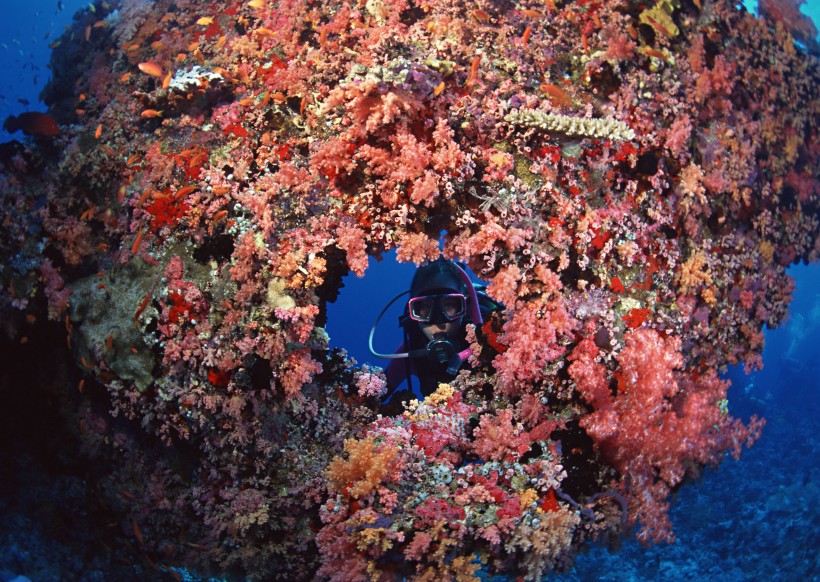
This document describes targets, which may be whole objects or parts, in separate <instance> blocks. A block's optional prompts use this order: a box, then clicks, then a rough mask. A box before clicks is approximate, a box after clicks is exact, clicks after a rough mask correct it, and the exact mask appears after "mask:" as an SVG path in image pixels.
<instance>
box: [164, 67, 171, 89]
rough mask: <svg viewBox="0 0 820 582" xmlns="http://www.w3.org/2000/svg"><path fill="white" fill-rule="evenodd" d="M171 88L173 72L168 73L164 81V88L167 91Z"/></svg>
mask: <svg viewBox="0 0 820 582" xmlns="http://www.w3.org/2000/svg"><path fill="white" fill-rule="evenodd" d="M170 86H171V71H168V74H167V75H165V77H163V79H162V88H163V89H167V88H168V87H170Z"/></svg>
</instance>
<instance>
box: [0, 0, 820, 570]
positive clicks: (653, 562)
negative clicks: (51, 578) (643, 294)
mask: <svg viewBox="0 0 820 582" xmlns="http://www.w3.org/2000/svg"><path fill="white" fill-rule="evenodd" d="M60 4H61V5H62V9H61V10H58V2H57V1H56V0H47V1H46V0H28V1H26V2H21V1H17V0H14V1H12V0H5V1H4V2H3V15H2V18H0V63H2V66H0V71H2V72H3V74H2V75H0V121H2V120H3V119H5V118H6V116H7V115H9V114H19V113H21V112H23V111H27V110H39V111H44V110H45V108H44V106H43V105H42V104H41V103H39V101H38V96H39V92H40V91H41V90H42V88H43V86H44V85H45V82H46V81H47V79H48V77H49V70H48V68H47V63H48V58H49V54H50V49H49V48H48V44H49V43H50V42H52V41H54V40H55V39H56V38H58V37H59V34H60V33H61V32H62V30H63V27H64V26H65V25H67V24H68V23H69V22H70V21H71V17H72V15H73V13H74V12H75V11H76V10H77V9H79V8H80V7H82V6H85V5H87V2H81V1H78V0H64V1H63V2H61V3H60ZM805 9H806V11H807V12H808V13H809V14H812V15H813V18H814V20H815V22H820V0H812V1H811V2H809V3H808V4H807V5H806V6H805ZM11 137H12V136H9V135H8V134H7V133H5V132H4V131H3V130H2V129H0V142H3V141H7V140H9V139H11ZM18 137H19V134H18ZM413 272H414V266H413V265H408V264H397V263H396V262H395V260H393V258H392V256H391V255H388V256H386V257H385V258H384V260H383V261H381V262H378V261H375V260H374V259H371V267H370V268H369V269H368V271H367V273H366V276H365V277H364V278H362V279H358V278H355V277H353V276H348V277H347V278H345V281H344V288H343V289H341V292H340V296H339V299H338V301H337V302H336V303H334V304H332V305H329V306H328V318H329V321H328V326H327V329H328V332H329V334H330V337H331V345H332V346H336V347H343V348H345V349H346V350H347V351H348V352H349V353H350V355H352V356H353V357H354V358H355V359H356V360H357V361H358V362H360V363H365V362H369V363H374V364H383V363H384V362H383V361H381V360H377V359H375V358H373V357H372V356H371V355H370V354H369V352H368V351H367V347H366V345H367V336H368V333H369V331H370V326H371V325H372V323H373V321H374V320H375V318H376V316H377V315H378V313H379V311H380V310H381V308H382V307H383V306H384V305H385V304H386V303H387V302H388V301H389V300H390V299H391V298H392V297H393V296H395V295H396V294H397V293H399V292H401V291H403V290H405V289H406V288H407V287H408V286H409V283H410V279H411V278H412V275H413ZM789 272H790V274H791V275H792V276H794V277H795V279H796V282H797V289H796V292H795V296H794V302H793V303H792V305H791V307H790V317H789V319H788V320H787V322H786V323H785V324H784V325H783V326H782V327H781V328H779V329H775V330H767V331H766V347H765V350H764V355H763V360H764V363H765V368H764V370H763V371H761V372H758V373H755V374H753V375H751V376H746V375H745V374H743V372H742V371H739V370H732V371H730V372H729V377H730V378H731V379H732V380H733V382H734V384H733V387H732V390H731V392H730V407H731V411H732V412H733V413H734V414H735V415H736V416H740V417H741V418H744V419H746V418H748V416H749V415H750V414H753V413H755V414H761V415H763V416H765V417H766V418H767V419H768V425H767V427H766V429H765V430H764V433H763V437H762V438H761V440H760V442H758V443H757V444H756V445H755V446H754V447H753V448H751V449H749V450H748V451H746V452H744V455H743V458H742V459H741V461H739V462H734V461H732V460H727V461H726V462H725V463H724V464H723V465H722V466H721V467H720V468H719V469H718V470H714V471H706V472H705V474H704V475H703V477H702V479H701V480H700V481H699V482H698V483H697V484H694V485H691V484H690V485H688V486H686V487H684V488H683V489H682V490H681V492H680V494H679V495H678V496H677V498H676V499H675V500H674V502H673V509H672V512H671V515H672V519H673V523H674V525H675V531H676V533H677V535H678V537H679V540H678V542H676V543H675V544H672V545H662V546H655V547H651V548H642V547H640V546H639V545H637V544H636V543H634V542H632V541H629V540H626V541H625V542H624V545H623V547H622V548H621V550H620V551H619V552H617V553H610V552H608V551H607V550H606V549H604V548H601V547H594V548H592V549H591V550H590V551H589V552H587V553H586V554H584V555H582V556H580V557H579V558H578V561H577V562H576V566H575V568H574V570H573V571H572V572H570V573H568V574H565V575H562V576H560V577H559V578H558V579H560V580H566V581H574V580H612V581H626V580H690V581H691V580H729V581H734V580H766V579H769V580H818V579H820V558H818V548H820V436H818V431H820V266H817V265H813V266H808V267H806V266H799V267H793V268H791V269H790V271H789ZM399 311H400V307H399V305H396V306H394V310H393V311H392V312H389V313H388V314H387V315H386V316H385V318H384V320H383V322H382V325H381V326H380V328H379V330H378V334H377V337H376V340H377V341H376V346H377V348H379V349H382V350H385V351H390V350H392V349H394V348H395V347H397V346H398V344H399V342H400V341H401V337H400V334H399V329H398V325H397V317H398V314H399ZM10 528H11V525H10V524H8V523H3V524H0V533H2V534H3V537H4V538H5V537H6V534H9V533H10ZM10 551H14V548H12V547H2V548H0V582H5V581H6V580H10V579H12V578H13V576H14V575H16V574H23V575H24V574H26V572H9V571H8V570H7V568H6V564H4V563H3V560H4V559H8V556H9V553H8V552H10ZM25 551H27V552H30V553H31V552H34V553H35V554H36V552H37V551H38V549H37V548H36V547H34V548H32V547H27V548H26V550H25ZM41 551H43V552H45V550H41ZM89 551H90V552H92V553H93V548H90V549H89ZM39 559H40V560H47V559H48V556H45V555H43V556H39ZM78 559H79V558H78Z"/></svg>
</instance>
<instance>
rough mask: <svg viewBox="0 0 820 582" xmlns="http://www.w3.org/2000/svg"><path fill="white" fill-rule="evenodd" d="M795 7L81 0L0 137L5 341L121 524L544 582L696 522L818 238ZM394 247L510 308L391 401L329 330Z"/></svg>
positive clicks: (810, 111)
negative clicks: (50, 401)
mask: <svg viewBox="0 0 820 582" xmlns="http://www.w3.org/2000/svg"><path fill="white" fill-rule="evenodd" d="M779 4H782V5H783V6H781V7H780V8H779V9H778V8H777V6H778V5H779ZM787 4H788V2H780V3H777V2H769V3H767V6H768V9H767V11H765V12H764V18H760V19H758V18H755V17H754V16H752V15H750V14H748V13H747V12H745V11H744V10H742V9H738V8H737V6H736V3H734V2H730V1H728V0H714V1H713V0H679V1H675V0H673V1H667V0H662V1H661V2H658V3H657V4H656V5H655V6H653V7H650V8H647V6H646V4H645V3H639V2H634V1H630V0H620V1H614V2H606V3H602V2H585V1H584V2H574V1H572V0H568V1H566V2H560V3H558V2H552V1H548V2H540V1H539V2H536V1H534V0H533V1H529V0H527V1H523V2H520V3H516V4H513V3H506V2H497V3H483V4H481V5H480V6H479V5H478V4H474V3H465V2H461V1H460V0H448V1H446V2H438V1H437V2H432V1H427V0H416V1H411V0H368V1H367V2H364V1H358V2H336V1H325V2H313V1H311V0H288V1H281V2H269V1H262V0H252V1H251V2H245V1H241V2H240V1H234V0H222V1H217V2H209V3H204V4H203V3H197V2H192V1H190V0H176V1H172V0H156V1H155V2H153V3H150V4H146V3H144V2H141V1H137V0H123V1H122V2H108V3H97V4H93V5H91V6H90V7H89V8H87V9H84V10H83V11H81V12H80V13H78V15H77V16H76V18H75V25H74V29H73V30H72V31H69V32H67V33H66V36H65V37H64V39H63V42H61V43H60V44H59V46H58V47H57V48H56V49H55V53H54V58H53V62H52V67H53V70H54V78H53V80H52V81H51V83H50V85H49V87H48V88H47V90H46V91H45V93H44V97H45V99H46V101H47V102H48V104H49V106H50V112H51V114H52V115H53V116H54V118H55V119H56V120H57V122H58V123H59V125H60V129H61V132H60V134H59V135H57V136H51V137H37V138H32V139H31V140H29V141H26V142H25V143H23V144H16V145H14V146H12V147H7V148H5V149H3V151H2V152H0V153H2V156H0V184H2V187H0V199H1V200H2V204H0V220H2V222H3V225H4V229H3V231H2V235H0V251H1V252H2V261H3V262H2V270H0V281H2V289H0V313H2V322H3V341H4V342H7V343H14V344H20V343H21V342H22V343H26V342H28V341H29V337H30V336H31V337H32V338H33V341H34V340H36V339H37V337H39V336H38V335H37V334H32V333H31V329H30V328H32V327H34V326H36V325H43V326H49V328H48V329H50V330H51V331H52V332H53V333H59V334H63V333H65V335H66V338H65V340H66V342H67V348H66V349H68V350H70V352H71V354H72V357H73V358H74V361H75V362H76V366H77V370H78V371H79V373H81V375H82V378H81V379H80V380H79V383H78V387H77V388H75V387H74V386H71V388H70V390H71V394H70V395H69V394H64V395H63V397H62V399H61V410H62V412H63V415H64V417H65V418H70V419H72V421H76V422H72V430H73V434H74V437H75V438H77V439H78V440H79V442H81V445H82V450H83V454H84V455H86V457H87V459H88V460H89V463H91V464H93V466H94V472H93V475H90V476H89V478H93V480H94V483H95V488H96V490H97V491H98V495H99V503H101V504H102V505H103V506H104V507H105V510H106V512H107V513H108V514H110V515H111V516H112V518H111V519H112V520H113V523H116V524H118V525H119V529H118V531H119V535H118V536H115V539H114V540H113V541H112V542H111V543H112V544H115V545H116V546H117V551H119V552H123V551H129V552H130V553H131V554H132V555H133V556H135V560H137V561H139V562H140V564H141V565H142V567H143V568H145V569H155V570H157V571H160V572H166V573H169V575H170V573H171V572H172V571H173V570H172V569H173V568H175V567H181V566H183V567H187V568H190V569H192V570H193V571H196V572H198V573H200V574H202V575H210V574H214V575H220V576H228V577H237V578H239V577H247V578H251V579H285V580H295V579H312V578H315V577H318V578H320V579H334V580H366V579H370V580H389V579H399V578H402V577H405V578H412V579H418V580H456V579H457V580H469V579H477V578H478V572H479V571H480V570H484V571H485V572H490V573H495V572H500V573H505V574H508V575H513V576H521V577H523V578H524V579H528V580H529V579H531V580H534V579H539V578H540V577H542V576H543V575H544V574H545V573H546V572H547V571H549V570H552V569H564V568H567V567H568V566H570V565H571V564H572V561H573V559H574V555H575V553H576V552H577V551H578V550H579V548H581V547H582V546H583V545H584V544H586V543H588V542H589V541H591V540H596V539H612V538H615V537H617V536H620V535H624V534H627V533H628V532H630V531H631V530H632V528H633V526H634V528H635V529H636V531H637V536H638V538H639V539H641V540H642V541H645V542H657V541H669V540H673V539H674V533H673V527H672V523H671V522H670V520H669V517H668V508H669V495H670V492H671V491H672V490H673V489H675V488H677V487H679V486H680V485H681V484H682V483H684V482H685V480H686V479H687V478H691V477H695V476H697V475H698V474H699V472H700V470H701V469H702V468H703V467H704V466H706V465H716V464H718V463H720V461H721V460H722V459H723V458H724V457H725V456H726V454H727V453H731V454H733V455H735V456H737V455H739V454H740V450H741V448H742V447H743V446H745V445H749V444H751V443H752V442H754V440H756V438H757V437H758V436H759V434H760V430H761V429H762V425H763V422H762V421H761V420H758V419H756V418H752V419H751V420H750V421H749V422H748V423H747V424H746V425H744V424H743V423H741V422H740V421H739V420H737V419H735V418H733V417H732V416H731V415H730V413H729V409H730V404H729V403H727V401H726V390H727V383H726V382H725V381H722V380H720V379H719V373H720V372H721V371H723V370H725V368H726V366H727V365H728V364H736V363H743V364H745V365H746V366H747V368H748V369H750V370H751V369H756V368H759V367H760V366H761V358H760V354H761V350H762V341H763V339H762V338H763V336H762V328H763V326H764V325H767V326H776V325H777V324H778V323H779V322H781V321H782V319H783V317H784V315H785V313H786V308H787V305H788V303H789V301H790V298H791V291H792V282H791V280H790V278H789V277H788V276H787V275H786V274H785V268H786V267H787V266H789V265H790V264H792V263H795V262H798V261H816V260H817V258H818V254H819V253H820V217H819V216H818V200H819V198H818V197H820V191H819V190H818V180H817V176H818V175H819V174H820V168H819V167H818V166H820V160H819V159H818V146H817V137H818V136H817V132H818V127H820V125H819V124H818V121H820V119H819V118H818V114H819V113H820V102H819V101H818V99H817V95H818V63H817V60H816V58H815V56H813V55H812V54H811V53H810V52H808V51H807V49H806V47H805V42H804V44H799V43H798V44H795V39H797V40H802V41H805V38H806V34H807V33H806V31H807V30H810V28H809V25H807V24H806V23H805V22H803V21H802V20H800V17H799V16H795V15H794V14H792V13H791V12H789V11H788V10H787V6H786V5H787ZM778 15H783V16H781V17H778ZM787 16H788V17H787ZM808 48H809V49H811V48H812V47H811V46H809V47H808ZM442 231H444V232H445V234H444V236H443V243H441V244H440V243H439V240H440V238H441V236H440V233H441V232H442ZM390 249H397V254H398V257H399V258H400V259H401V260H404V261H412V262H415V263H421V262H423V261H425V260H428V259H432V258H435V257H437V256H439V255H441V254H443V255H444V256H445V257H448V258H454V259H459V260H462V261H464V262H466V264H467V265H468V266H469V267H470V268H471V269H472V270H473V271H474V272H475V273H477V274H478V275H479V276H481V277H482V278H484V279H486V280H487V281H489V287H488V292H489V293H490V295H491V296H492V297H494V298H496V299H498V300H500V301H502V302H503V303H504V304H505V305H506V306H507V309H506V310H505V311H504V313H503V314H496V315H495V316H494V317H493V319H491V320H490V321H488V322H486V323H485V324H484V325H483V326H481V327H476V328H474V329H471V330H470V341H471V344H472V347H473V355H472V357H471V360H470V362H471V364H472V366H471V368H470V369H469V370H462V372H461V373H460V374H459V376H458V377H457V378H456V379H455V380H454V381H453V382H452V383H451V384H450V385H441V386H440V387H439V390H438V391H437V392H435V393H434V394H433V395H431V396H429V397H428V398H427V399H425V400H424V401H423V402H414V403H412V404H411V405H410V406H409V407H408V408H407V409H406V410H405V411H404V412H403V413H402V414H400V415H397V416H394V417H387V416H383V415H381V414H379V397H380V396H381V395H382V394H383V390H384V378H383V375H382V373H381V371H380V370H377V369H373V368H370V367H359V366H358V365H357V364H356V362H354V361H351V360H350V359H348V358H346V356H345V354H344V353H343V352H342V353H340V352H339V351H332V350H329V349H328V341H327V340H328V338H327V335H326V333H325V332H324V329H323V326H324V323H325V318H326V316H325V306H326V303H327V302H328V301H332V300H334V299H335V297H336V294H337V291H338V288H339V286H340V283H341V278H342V277H343V276H344V275H345V274H347V273H348V272H352V273H355V274H356V275H358V276H363V275H365V274H366V269H367V262H368V258H369V257H371V256H380V255H381V254H382V253H383V252H385V251H387V250H390ZM57 324H59V325H57ZM58 330H59V331H58ZM35 345H36V344H35ZM61 389H62V390H68V388H66V387H63V388H61Z"/></svg>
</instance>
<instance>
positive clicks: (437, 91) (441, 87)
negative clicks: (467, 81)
mask: <svg viewBox="0 0 820 582" xmlns="http://www.w3.org/2000/svg"><path fill="white" fill-rule="evenodd" d="M442 91H444V81H442V82H441V83H439V84H438V85H436V88H435V89H433V96H434V97H438V96H439V95H441V93H442Z"/></svg>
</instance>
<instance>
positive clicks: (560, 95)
mask: <svg viewBox="0 0 820 582" xmlns="http://www.w3.org/2000/svg"><path fill="white" fill-rule="evenodd" d="M539 88H540V89H541V90H542V91H543V92H544V93H545V94H546V95H547V97H548V98H549V100H550V101H552V102H553V103H555V104H556V105H559V106H562V107H569V106H571V105H572V99H570V96H569V95H567V93H566V91H564V90H563V89H561V88H560V87H556V86H555V85H552V84H550V83H542V84H541V85H540V86H539Z"/></svg>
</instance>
